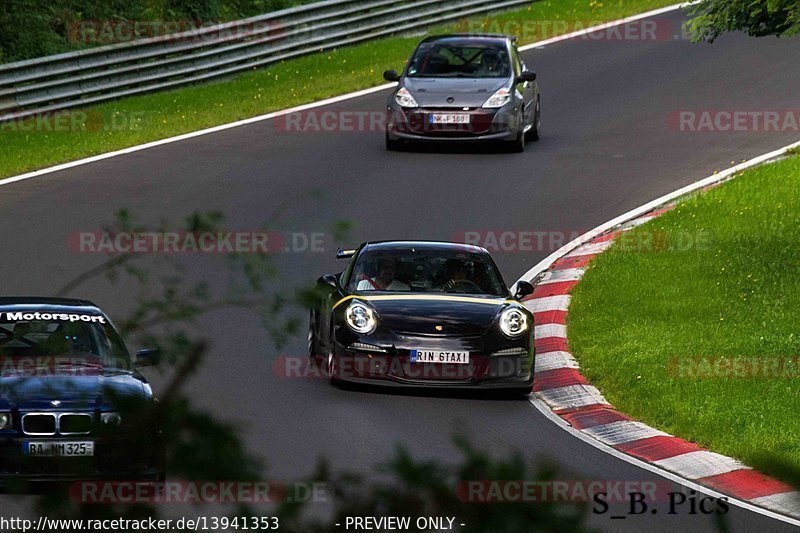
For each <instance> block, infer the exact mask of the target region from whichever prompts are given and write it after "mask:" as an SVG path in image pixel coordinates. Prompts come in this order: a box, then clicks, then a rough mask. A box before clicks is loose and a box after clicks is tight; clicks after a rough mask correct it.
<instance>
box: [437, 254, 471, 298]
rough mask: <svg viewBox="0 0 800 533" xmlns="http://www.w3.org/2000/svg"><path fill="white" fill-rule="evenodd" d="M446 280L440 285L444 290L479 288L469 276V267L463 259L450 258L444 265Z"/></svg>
mask: <svg viewBox="0 0 800 533" xmlns="http://www.w3.org/2000/svg"><path fill="white" fill-rule="evenodd" d="M445 271H446V272H447V281H445V282H444V284H443V285H442V289H444V290H445V291H451V290H457V291H468V290H473V289H479V287H478V285H477V284H476V283H475V282H474V281H472V280H471V279H470V277H469V269H468V268H467V265H466V264H465V263H464V262H463V261H459V260H458V259H450V260H449V261H447V264H446V265H445Z"/></svg>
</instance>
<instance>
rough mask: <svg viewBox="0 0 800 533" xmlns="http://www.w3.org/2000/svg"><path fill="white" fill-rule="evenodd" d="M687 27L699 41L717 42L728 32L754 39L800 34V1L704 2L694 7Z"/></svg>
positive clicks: (734, 0) (694, 38) (736, 0)
mask: <svg viewBox="0 0 800 533" xmlns="http://www.w3.org/2000/svg"><path fill="white" fill-rule="evenodd" d="M690 12H691V14H692V15H693V17H694V18H693V19H692V20H690V21H689V22H688V23H687V25H686V27H687V29H688V31H689V34H690V35H691V36H692V39H693V40H695V41H707V42H709V43H711V42H714V41H715V40H716V39H717V38H718V37H719V36H720V35H722V34H723V33H725V32H732V31H746V32H747V33H748V34H749V35H751V36H753V37H765V36H768V35H774V36H777V37H788V36H791V35H797V34H798V33H800V1H798V0H703V1H702V2H700V3H698V4H696V5H694V6H693V7H692V8H691V11H690Z"/></svg>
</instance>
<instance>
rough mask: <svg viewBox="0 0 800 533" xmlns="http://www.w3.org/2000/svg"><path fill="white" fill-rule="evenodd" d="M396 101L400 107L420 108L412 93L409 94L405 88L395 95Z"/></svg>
mask: <svg viewBox="0 0 800 533" xmlns="http://www.w3.org/2000/svg"><path fill="white" fill-rule="evenodd" d="M394 101H395V102H397V104H398V105H399V106H400V107H419V104H418V103H417V101H416V100H414V97H413V96H411V93H410V92H408V89H406V88H405V87H401V88H400V90H399V91H397V93H396V94H395V95H394Z"/></svg>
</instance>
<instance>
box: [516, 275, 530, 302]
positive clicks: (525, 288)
mask: <svg viewBox="0 0 800 533" xmlns="http://www.w3.org/2000/svg"><path fill="white" fill-rule="evenodd" d="M529 294H533V285H531V284H530V283H529V282H527V281H522V280H520V281H518V282H517V291H516V292H515V293H514V299H515V300H522V299H523V298H525V297H526V296H528V295H529Z"/></svg>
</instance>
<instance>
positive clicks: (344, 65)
mask: <svg viewBox="0 0 800 533" xmlns="http://www.w3.org/2000/svg"><path fill="white" fill-rule="evenodd" d="M672 3H674V0H611V1H605V2H602V1H597V0H558V1H556V0H552V1H541V2H535V3H532V4H531V5H530V6H528V7H525V8H523V9H519V10H516V11H511V12H507V13H501V14H497V15H493V16H491V17H479V18H475V19H471V22H470V21H459V23H457V24H454V25H452V26H449V27H441V28H436V29H435V30H432V31H431V33H433V32H443V31H450V30H461V31H463V30H465V29H469V30H473V31H475V28H476V26H475V21H478V22H483V23H484V27H485V28H486V29H487V30H489V31H497V30H509V31H519V28H524V27H525V26H524V24H525V23H526V22H527V23H530V22H531V21H536V20H540V21H542V20H544V21H564V22H566V23H567V24H566V27H567V28H568V29H572V28H574V27H585V26H587V25H588V24H590V23H597V22H601V21H609V20H614V19H618V18H620V17H624V16H629V15H632V14H636V13H640V12H644V11H647V10H650V9H655V8H658V7H663V6H666V5H670V4H672ZM528 27H530V26H528ZM559 27H560V26H559ZM549 36H551V35H549V34H548V35H541V34H537V33H536V32H527V31H526V32H523V35H520V38H521V42H522V43H525V42H532V41H536V40H539V39H540V38H542V37H549ZM419 40H420V38H419V37H394V38H387V39H381V40H378V41H373V42H369V43H365V44H361V45H357V46H352V47H347V48H342V49H337V50H332V51H326V52H323V53H320V54H315V55H312V56H308V57H303V58H299V59H296V60H292V61H287V62H284V63H280V64H276V65H274V66H271V67H269V68H265V69H262V70H256V71H252V72H248V73H246V74H243V75H241V76H239V77H237V78H235V79H230V80H226V81H219V82H215V83H209V84H206V85H199V86H192V87H185V88H181V89H176V90H173V91H168V92H162V93H156V94H151V95H144V96H137V97H131V98H127V99H124V100H120V101H117V102H110V103H107V104H103V105H97V106H93V107H87V108H83V109H80V110H78V111H79V112H78V113H75V114H74V115H72V116H71V117H67V118H66V119H65V122H66V124H62V125H58V126H57V127H53V128H52V129H48V126H47V125H36V124H33V123H31V122H27V123H24V124H20V123H17V122H10V123H5V124H0V147H2V148H0V150H1V151H2V157H0V177H3V176H11V175H15V174H18V173H21V172H25V171H29V170H34V169H37V168H42V167H46V166H49V165H53V164H57V163H62V162H66V161H71V160H75V159H80V158H82V157H88V156H91V155H96V154H100V153H104V152H108V151H113V150H118V149H121V148H125V147H128V146H133V145H136V144H141V143H144V142H149V141H154V140H157V139H162V138H166V137H171V136H174V135H178V134H181V133H186V132H190V131H195V130H198V129H202V128H207V127H210V126H215V125H219V124H224V123H227V122H231V121H235V120H239V119H243V118H248V117H252V116H256V115H260V114H263V113H268V112H270V111H275V110H278V109H283V108H287V107H291V106H295V105H299V104H302V103H307V102H311V101H314V100H319V99H322V98H327V97H331V96H335V95H338V94H343V93H346V92H350V91H353V90H358V89H364V88H367V87H371V86H375V85H379V84H382V83H385V82H384V81H383V79H382V72H383V71H384V70H387V69H390V68H395V69H398V70H399V69H400V68H401V67H402V66H403V64H404V63H405V61H406V60H407V58H408V56H409V55H410V53H411V52H412V51H413V49H414V46H415V45H416V44H417V43H418V42H419ZM533 67H534V68H535V65H534V66H533ZM83 113H85V115H83ZM73 118H74V119H75V120H74V122H75V124H74V125H72V124H71V122H73V120H72V119H73ZM49 124H50V125H51V126H52V125H54V122H52V121H51V122H50V123H49ZM32 126H33V127H32Z"/></svg>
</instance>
